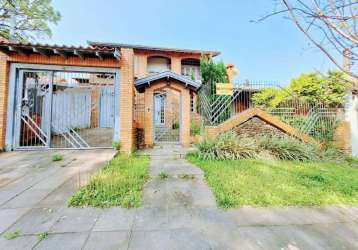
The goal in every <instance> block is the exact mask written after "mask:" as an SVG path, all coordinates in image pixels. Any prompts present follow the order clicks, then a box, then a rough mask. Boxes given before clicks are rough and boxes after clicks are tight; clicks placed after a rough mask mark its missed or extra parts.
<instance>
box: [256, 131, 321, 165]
mask: <svg viewBox="0 0 358 250" xmlns="http://www.w3.org/2000/svg"><path fill="white" fill-rule="evenodd" d="M258 144H259V147H260V148H261V149H263V150H268V151H269V152H270V153H271V154H272V155H273V156H274V157H275V158H277V159H280V160H296V161H306V160H318V159H319V156H320V152H319V147H318V146H315V145H311V144H307V143H304V142H302V141H299V140H297V139H295V138H292V137H288V136H287V137H277V136H272V137H262V138H260V139H258Z"/></svg>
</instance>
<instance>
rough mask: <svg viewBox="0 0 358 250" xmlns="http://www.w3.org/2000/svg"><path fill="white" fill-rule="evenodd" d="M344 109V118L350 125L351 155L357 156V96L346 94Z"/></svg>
mask: <svg viewBox="0 0 358 250" xmlns="http://www.w3.org/2000/svg"><path fill="white" fill-rule="evenodd" d="M346 110H347V111H346V120H347V121H348V122H349V123H350V127H351V140H352V155H353V156H355V157H358V96H353V95H349V96H348V99H347V107H346Z"/></svg>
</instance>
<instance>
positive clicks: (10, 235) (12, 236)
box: [4, 230, 21, 240]
mask: <svg viewBox="0 0 358 250" xmlns="http://www.w3.org/2000/svg"><path fill="white" fill-rule="evenodd" d="M20 234H21V231H20V230H17V231H14V232H7V233H5V234H4V238H5V239H7V240H13V239H16V238H17V237H19V236H20Z"/></svg>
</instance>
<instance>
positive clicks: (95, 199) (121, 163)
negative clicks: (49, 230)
mask: <svg viewBox="0 0 358 250" xmlns="http://www.w3.org/2000/svg"><path fill="white" fill-rule="evenodd" d="M148 166H149V157H148V156H137V155H131V156H128V155H119V156H117V157H115V158H114V159H113V160H112V161H110V162H109V164H108V165H107V166H106V167H105V168H103V169H102V170H100V171H98V172H97V173H95V174H94V175H93V176H92V177H91V179H90V181H89V184H88V185H86V186H84V187H83V188H81V189H80V190H79V191H78V192H77V193H76V194H75V195H74V196H72V197H71V198H70V200H69V206H74V207H82V206H94V207H111V206H122V207H126V208H131V207H139V206H140V204H141V198H142V190H143V185H144V183H145V181H146V180H147V178H148V173H149V168H148Z"/></svg>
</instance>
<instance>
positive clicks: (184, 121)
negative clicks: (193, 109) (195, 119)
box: [181, 89, 190, 147]
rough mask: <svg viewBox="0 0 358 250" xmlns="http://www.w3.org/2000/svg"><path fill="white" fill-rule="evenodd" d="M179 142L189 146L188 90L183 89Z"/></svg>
mask: <svg viewBox="0 0 358 250" xmlns="http://www.w3.org/2000/svg"><path fill="white" fill-rule="evenodd" d="M181 116H182V118H181V128H182V129H181V143H182V144H183V146H185V147H188V146H190V92H189V89H183V91H182V92H181Z"/></svg>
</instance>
